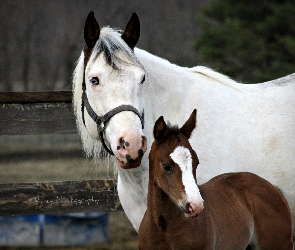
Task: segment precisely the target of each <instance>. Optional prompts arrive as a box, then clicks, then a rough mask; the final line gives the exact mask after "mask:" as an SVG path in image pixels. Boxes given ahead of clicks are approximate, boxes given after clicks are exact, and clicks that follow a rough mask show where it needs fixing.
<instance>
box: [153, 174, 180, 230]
mask: <svg viewBox="0 0 295 250" xmlns="http://www.w3.org/2000/svg"><path fill="white" fill-rule="evenodd" d="M149 172H150V175H149V184H148V195H147V214H148V216H149V217H150V219H152V220H153V221H154V222H155V223H156V224H157V225H158V226H160V227H163V226H164V225H163V223H164V224H167V223H169V222H171V221H172V223H173V221H174V219H175V218H177V217H179V216H183V215H182V212H181V210H180V209H179V208H178V207H177V206H176V205H175V204H174V203H173V202H172V200H171V199H170V198H169V196H168V195H167V194H166V193H165V192H163V190H162V189H161V188H160V187H159V186H158V185H157V184H156V183H155V181H154V176H153V173H151V172H152V170H150V171H149ZM174 223H175V221H174Z"/></svg>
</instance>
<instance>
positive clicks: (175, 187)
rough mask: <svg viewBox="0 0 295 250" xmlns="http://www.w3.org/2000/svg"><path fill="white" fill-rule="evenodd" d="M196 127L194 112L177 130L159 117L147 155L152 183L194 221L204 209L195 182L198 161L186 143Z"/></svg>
mask: <svg viewBox="0 0 295 250" xmlns="http://www.w3.org/2000/svg"><path fill="white" fill-rule="evenodd" d="M195 126H196V110H194V111H193V113H192V114H191V116H190V118H189V119H188V120H187V121H186V123H185V124H184V125H183V126H182V127H181V128H180V129H179V128H177V127H171V126H169V125H167V124H166V123H165V121H164V119H163V117H160V118H159V119H158V120H157V121H156V123H155V126H154V138H155V140H154V142H153V144H152V148H151V151H150V155H149V161H150V172H152V173H153V174H152V175H153V180H152V181H153V182H154V183H155V184H156V185H157V186H158V187H159V188H161V189H162V190H163V191H164V192H165V193H166V194H167V195H168V196H169V197H170V199H171V200H172V201H173V202H174V203H175V204H176V205H177V206H179V207H180V209H181V210H182V211H183V213H184V215H185V216H186V217H188V218H193V217H196V216H197V215H198V214H199V213H200V212H201V211H202V209H203V199H202V197H201V195H200V192H199V188H198V186H197V182H196V169H197V166H198V164H199V159H198V157H197V154H196V153H195V151H194V150H193V149H192V147H191V145H190V143H189V141H188V139H189V138H190V136H191V133H192V131H193V129H194V128H195ZM150 181H151V180H150Z"/></svg>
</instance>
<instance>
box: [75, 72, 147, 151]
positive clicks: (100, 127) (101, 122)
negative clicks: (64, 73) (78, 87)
mask: <svg viewBox="0 0 295 250" xmlns="http://www.w3.org/2000/svg"><path fill="white" fill-rule="evenodd" d="M82 90H83V93H82V104H81V111H82V120H83V124H84V126H85V127H86V125H85V118H84V107H85V108H86V110H87V112H88V115H89V116H90V117H91V118H92V120H93V121H94V122H95V123H96V125H97V132H98V134H99V137H100V141H101V143H102V145H103V147H104V148H105V150H106V151H107V152H108V153H109V154H110V155H114V153H113V151H112V149H109V148H108V147H107V145H106V143H105V141H104V137H103V133H104V131H105V128H106V123H107V122H108V121H109V120H110V119H111V118H112V117H113V116H114V115H116V114H118V113H120V112H123V111H131V112H133V113H135V114H136V115H137V116H138V117H139V119H140V122H141V126H142V129H143V128H144V112H142V114H140V113H139V111H138V110H137V109H136V108H135V107H133V106H131V105H121V106H119V107H116V108H114V109H112V110H110V111H109V112H107V113H106V114H105V115H103V116H98V115H97V114H96V113H95V111H94V110H93V109H92V107H91V106H90V103H89V101H88V98H87V94H86V83H85V70H84V74H83V82H82Z"/></svg>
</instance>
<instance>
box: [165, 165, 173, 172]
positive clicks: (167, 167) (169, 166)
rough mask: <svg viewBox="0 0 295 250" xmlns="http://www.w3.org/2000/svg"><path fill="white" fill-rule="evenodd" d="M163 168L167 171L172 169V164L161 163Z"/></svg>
mask: <svg viewBox="0 0 295 250" xmlns="http://www.w3.org/2000/svg"><path fill="white" fill-rule="evenodd" d="M163 169H164V171H165V172H168V173H169V172H171V171H172V170H173V168H172V166H171V165H168V164H163Z"/></svg>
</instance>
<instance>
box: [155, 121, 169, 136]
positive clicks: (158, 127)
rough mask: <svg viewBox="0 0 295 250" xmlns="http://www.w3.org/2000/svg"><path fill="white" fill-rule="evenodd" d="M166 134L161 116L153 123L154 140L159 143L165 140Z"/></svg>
mask: <svg viewBox="0 0 295 250" xmlns="http://www.w3.org/2000/svg"><path fill="white" fill-rule="evenodd" d="M166 133H167V125H166V123H165V121H164V118H163V116H161V117H160V118H159V119H158V120H157V121H156V123H155V126H154V138H155V140H157V141H161V140H163V139H164V138H165V135H166Z"/></svg>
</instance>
